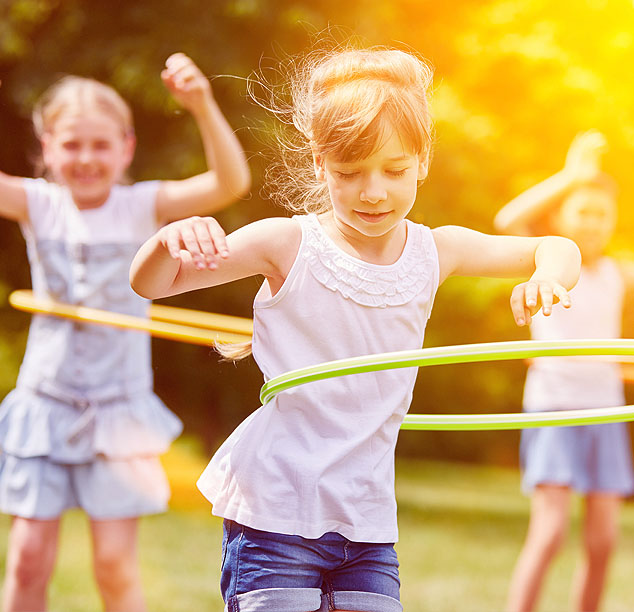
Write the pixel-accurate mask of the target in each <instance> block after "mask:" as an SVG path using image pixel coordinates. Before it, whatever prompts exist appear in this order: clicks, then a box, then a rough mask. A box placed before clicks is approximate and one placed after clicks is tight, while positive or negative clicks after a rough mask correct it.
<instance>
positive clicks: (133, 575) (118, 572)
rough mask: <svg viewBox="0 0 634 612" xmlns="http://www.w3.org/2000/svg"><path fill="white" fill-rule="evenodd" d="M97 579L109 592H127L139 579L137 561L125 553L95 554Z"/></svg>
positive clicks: (102, 552)
mask: <svg viewBox="0 0 634 612" xmlns="http://www.w3.org/2000/svg"><path fill="white" fill-rule="evenodd" d="M94 563H95V577H96V579H97V582H98V583H99V585H100V586H101V587H102V588H104V589H107V590H109V591H120V590H125V589H126V588H127V587H128V586H129V585H131V584H134V583H135V582H136V579H137V566H136V560H135V559H131V558H130V556H129V555H128V554H126V552H124V551H118V550H116V549H108V550H101V551H99V552H98V553H96V554H95V558H94Z"/></svg>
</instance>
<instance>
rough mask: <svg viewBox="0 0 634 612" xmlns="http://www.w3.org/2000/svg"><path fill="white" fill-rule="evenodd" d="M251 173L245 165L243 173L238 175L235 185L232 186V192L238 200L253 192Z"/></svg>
mask: <svg viewBox="0 0 634 612" xmlns="http://www.w3.org/2000/svg"><path fill="white" fill-rule="evenodd" d="M251 183H252V181H251V172H250V170H249V166H248V165H247V164H246V161H245V163H244V166H243V168H242V171H241V172H239V173H238V176H237V177H236V180H235V181H234V184H233V185H232V191H233V193H234V195H235V197H236V198H237V199H242V198H245V197H246V196H247V195H249V192H250V191H251Z"/></svg>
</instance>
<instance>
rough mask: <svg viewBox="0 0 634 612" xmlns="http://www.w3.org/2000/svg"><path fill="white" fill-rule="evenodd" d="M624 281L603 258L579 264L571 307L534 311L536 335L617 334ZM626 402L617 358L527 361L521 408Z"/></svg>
mask: <svg viewBox="0 0 634 612" xmlns="http://www.w3.org/2000/svg"><path fill="white" fill-rule="evenodd" d="M623 293H624V287H623V280H622V277H621V274H620V272H619V269H618V267H617V265H616V264H615V262H614V261H613V260H611V259H609V258H607V257H606V258H603V259H601V260H600V261H599V262H597V264H596V265H595V266H593V267H591V268H589V267H587V266H582V268H581V275H580V277H579V282H578V283H577V285H576V286H575V287H574V288H573V289H572V290H571V292H570V297H571V300H572V306H571V307H570V308H569V309H564V308H560V307H556V308H553V311H552V314H551V315H550V316H549V317H545V316H543V315H542V314H541V312H540V313H538V314H537V315H536V316H535V317H534V318H533V321H532V323H531V336H532V338H533V339H534V340H564V339H585V338H620V337H621V317H622V311H623ZM624 403H625V397H624V392H623V382H622V377H621V370H620V366H619V364H618V363H609V362H607V361H601V358H598V359H596V358H595V359H593V360H590V359H584V358H583V357H581V358H576V359H570V358H566V357H539V358H537V359H535V360H534V361H533V362H532V364H531V365H530V367H529V369H528V372H527V375H526V383H525V385H524V410H527V411H535V410H563V409H575V408H603V407H611V406H622V405H623V404H624Z"/></svg>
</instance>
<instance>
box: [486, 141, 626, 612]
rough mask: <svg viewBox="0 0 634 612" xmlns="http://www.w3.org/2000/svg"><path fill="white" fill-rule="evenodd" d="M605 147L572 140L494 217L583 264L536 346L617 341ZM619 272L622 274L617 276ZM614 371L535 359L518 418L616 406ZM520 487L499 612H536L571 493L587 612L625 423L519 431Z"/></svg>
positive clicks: (611, 509)
mask: <svg viewBox="0 0 634 612" xmlns="http://www.w3.org/2000/svg"><path fill="white" fill-rule="evenodd" d="M605 146H606V143H605V138H604V137H603V135H602V134H600V133H599V132H597V131H594V130H592V131H589V132H584V133H581V134H579V135H577V137H575V139H574V140H573V142H572V143H571V145H570V147H569V149H568V154H567V156H566V163H565V165H564V167H563V169H562V170H560V171H559V172H557V173H555V174H554V175H552V176H550V177H548V178H547V179H545V180H544V181H542V182H540V183H538V184H537V185H534V186H533V187H531V188H529V189H527V190H526V191H525V192H524V193H521V194H520V195H519V196H517V197H516V198H515V199H513V200H512V201H511V202H509V203H508V204H507V205H506V206H505V207H504V208H502V209H501V210H500V212H499V213H498V215H497V217H496V220H495V221H496V225H497V227H498V228H499V229H500V230H502V231H505V232H512V233H519V234H523V235H540V234H543V233H544V232H552V233H556V234H559V235H561V236H566V237H568V238H571V239H573V240H574V241H575V242H576V243H577V244H578V245H579V248H580V250H581V256H582V260H583V264H582V266H581V276H580V278H579V282H578V284H577V285H576V287H575V288H574V290H573V291H572V292H571V294H572V297H573V299H574V305H573V307H572V308H571V309H570V311H569V312H567V313H566V315H567V316H565V317H563V316H561V312H557V313H554V314H553V316H552V317H550V318H549V319H546V318H544V317H542V316H539V315H538V316H537V317H535V318H534V320H533V324H532V325H531V335H532V336H533V338H536V339H539V340H552V339H563V338H618V337H619V336H620V335H621V318H622V315H623V297H624V288H625V284H624V281H626V280H627V279H630V280H629V282H630V283H631V282H632V281H633V280H634V278H633V277H632V274H631V271H630V272H628V271H627V268H622V267H621V266H619V265H618V264H617V262H616V261H615V260H614V259H613V258H611V257H608V256H607V255H606V247H607V246H608V243H609V241H610V238H611V237H612V235H613V234H614V230H615V227H616V212H617V211H616V208H617V207H616V188H615V185H614V181H613V180H612V179H611V178H610V177H609V176H607V175H605V174H604V173H602V172H601V163H600V162H601V156H602V154H603V151H604V149H605ZM624 273H625V274H624ZM624 403H625V396H624V390H623V381H622V375H621V371H620V367H619V364H617V363H609V362H605V361H601V362H598V361H596V360H595V361H587V360H582V359H580V358H577V359H571V358H566V359H564V358H557V359H553V358H550V359H548V358H546V359H544V358H542V359H535V360H534V361H533V362H532V363H531V365H530V366H529V368H528V372H527V375H526V384H525V386H524V410H527V411H531V410H563V409H575V408H602V407H608V406H622V405H623V404H624ZM520 453H521V463H522V487H523V489H524V490H525V491H527V492H528V493H529V494H530V496H531V517H530V523H529V527H528V533H527V536H526V541H525V544H524V546H523V548H522V551H521V553H520V556H519V558H518V561H517V564H516V566H515V569H514V571H513V576H512V579H511V585H510V587H509V594H508V602H507V610H508V611H509V612H528V611H530V610H533V609H535V607H536V605H537V603H538V601H539V595H540V592H541V587H542V583H543V581H544V578H545V577H546V574H547V571H548V568H549V567H550V564H551V562H552V561H553V559H554V558H555V556H556V555H557V553H558V552H559V550H560V548H561V545H562V544H563V542H564V540H565V536H566V533H567V530H568V526H569V522H570V509H571V501H572V496H573V493H574V492H577V493H580V494H581V495H582V496H583V498H584V507H585V513H584V526H583V548H584V555H583V561H582V563H581V564H580V567H579V570H578V572H577V576H576V578H575V580H574V583H573V588H572V597H571V600H572V609H573V610H578V611H583V612H592V611H593V610H597V609H598V607H599V604H600V601H601V595H602V593H603V590H604V585H605V580H606V577H607V571H608V564H609V561H610V557H611V555H612V551H613V550H614V547H615V545H616V542H617V537H618V518H619V511H620V506H621V502H622V499H623V497H626V496H628V495H631V494H632V492H633V491H634V472H633V470H632V459H631V449H630V440H629V433H628V427H627V425H626V424H625V423H611V424H607V425H591V426H586V427H553V428H546V429H541V430H524V431H523V432H522V439H521V447H520Z"/></svg>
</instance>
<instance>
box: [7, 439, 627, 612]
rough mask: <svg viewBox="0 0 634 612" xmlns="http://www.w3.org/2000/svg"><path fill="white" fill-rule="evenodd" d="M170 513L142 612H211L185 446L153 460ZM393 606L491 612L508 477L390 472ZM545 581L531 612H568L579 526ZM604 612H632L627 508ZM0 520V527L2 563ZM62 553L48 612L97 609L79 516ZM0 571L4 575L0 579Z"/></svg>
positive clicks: (147, 556) (69, 521)
mask: <svg viewBox="0 0 634 612" xmlns="http://www.w3.org/2000/svg"><path fill="white" fill-rule="evenodd" d="M164 461H165V466H166V469H167V471H168V474H169V477H170V480H171V483H172V489H173V498H172V504H171V509H170V511H169V512H168V513H166V514H165V515H161V516H155V517H148V518H146V519H144V520H143V521H142V523H141V535H140V538H141V551H142V559H141V562H142V572H143V580H144V584H145V587H146V593H147V599H148V606H149V609H150V610H151V611H152V612H192V611H196V612H198V611H203V610H204V611H209V612H221V611H222V609H223V604H222V601H221V598H220V595H219V589H218V575H219V553H220V541H221V535H222V528H221V522H220V520H219V519H217V518H215V517H212V516H211V515H210V507H209V504H208V503H207V502H206V501H205V500H204V499H203V498H202V496H201V495H200V493H198V491H197V490H196V488H195V481H196V479H197V477H198V475H199V474H200V472H201V471H202V469H203V467H204V465H205V462H206V459H205V458H204V457H202V456H201V455H200V453H199V452H198V451H197V450H196V447H195V445H193V444H191V443H188V442H187V441H186V440H181V441H179V442H177V443H176V444H175V445H174V446H173V448H172V450H171V451H170V452H169V453H168V454H167V455H166V456H165V458H164ZM397 497H398V500H399V524H400V534H401V540H400V542H399V543H398V545H397V548H398V554H399V559H400V562H401V580H402V584H403V587H402V601H403V606H404V609H405V610H406V612H453V611H456V612H458V611H459V612H495V611H499V610H501V609H502V607H503V604H504V598H505V594H506V588H507V585H508V580H509V576H510V573H511V570H512V567H513V564H514V562H515V559H516V557H517V554H518V552H519V549H520V547H521V544H522V540H523V538H524V534H525V530H526V525H527V520H528V501H527V499H526V498H525V497H523V496H522V495H521V494H520V493H519V476H518V473H517V472H516V471H515V470H512V469H502V468H492V467H482V466H473V465H465V464H450V463H437V462H423V461H409V460H408V461H406V460H400V461H398V463H397ZM580 514H581V506H580V504H577V505H576V506H575V510H574V514H573V517H574V518H573V521H574V522H573V526H572V530H571V534H570V538H569V540H568V543H567V545H566V547H565V549H564V550H563V551H562V553H561V555H560V556H559V557H558V558H557V560H556V562H555V563H554V565H553V567H552V568H551V571H550V573H549V575H548V580H547V584H546V585H545V589H544V593H543V596H542V605H541V607H540V608H539V610H540V612H551V611H552V612H557V611H560V610H566V609H567V608H568V588H569V584H570V580H571V577H572V574H573V572H574V567H575V563H576V561H577V559H578V556H579V551H580V549H579V538H578V536H579V517H580ZM621 524H622V534H621V540H620V543H619V548H618V550H617V552H616V554H615V557H614V560H613V563H612V570H611V573H610V580H609V584H608V588H607V592H606V594H605V598H604V604H603V610H604V612H621V611H622V612H626V611H628V610H632V609H633V606H634V599H633V596H632V592H631V576H632V575H634V507H632V505H629V504H628V505H626V507H625V508H624V512H623V515H622V521H621ZM8 527H9V519H8V518H7V517H0V531H1V532H2V534H3V536H2V537H1V538H0V558H1V559H2V563H4V556H5V552H6V551H5V548H6V532H7V530H8ZM60 542H61V546H60V554H59V559H58V564H57V568H56V573H55V576H54V578H53V582H52V585H51V591H50V609H51V611H52V612H91V611H95V612H96V611H97V610H99V609H100V602H99V599H98V597H97V594H96V590H95V584H94V579H93V577H92V570H91V562H90V548H89V541H88V525H87V521H86V519H85V517H84V516H83V514H82V513H80V512H70V513H68V514H67V515H66V516H65V517H64V519H63V522H62V533H61V539H60ZM0 569H2V570H4V568H3V567H2V568H0Z"/></svg>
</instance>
